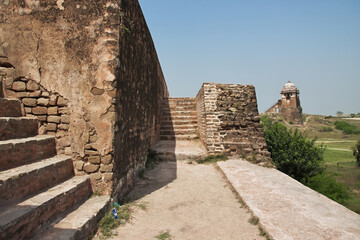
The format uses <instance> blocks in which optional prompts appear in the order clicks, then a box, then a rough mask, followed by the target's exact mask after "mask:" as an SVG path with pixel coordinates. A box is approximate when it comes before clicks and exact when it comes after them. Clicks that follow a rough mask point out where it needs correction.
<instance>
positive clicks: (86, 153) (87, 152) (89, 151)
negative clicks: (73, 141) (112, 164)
mask: <svg viewBox="0 0 360 240" xmlns="http://www.w3.org/2000/svg"><path fill="white" fill-rule="evenodd" d="M98 154H99V152H98V151H93V150H85V155H88V156H94V155H98Z"/></svg>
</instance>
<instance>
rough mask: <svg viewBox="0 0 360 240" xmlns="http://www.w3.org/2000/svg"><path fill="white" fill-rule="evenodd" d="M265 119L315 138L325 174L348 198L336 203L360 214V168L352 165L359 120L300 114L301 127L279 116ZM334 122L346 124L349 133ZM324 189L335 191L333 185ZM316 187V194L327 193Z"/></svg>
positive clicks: (359, 125)
mask: <svg viewBox="0 0 360 240" xmlns="http://www.w3.org/2000/svg"><path fill="white" fill-rule="evenodd" d="M269 116H270V117H271V118H272V119H275V120H277V121H279V122H282V123H283V124H284V125H285V126H286V127H287V128H289V129H296V128H298V129H299V130H300V131H301V132H303V133H304V134H305V136H306V137H307V138H314V137H316V138H317V141H316V143H317V144H319V145H321V144H324V146H325V147H326V149H325V153H324V165H325V166H326V170H325V175H326V176H330V177H332V178H334V179H336V181H337V182H338V183H340V184H341V185H342V186H343V188H342V189H344V190H345V191H346V192H347V194H348V196H344V197H343V198H341V199H339V200H338V202H339V203H340V204H342V205H344V206H345V207H347V208H349V209H351V210H352V211H354V212H357V213H359V214H360V167H358V166H357V165H356V159H355V157H354V156H353V147H355V144H356V142H357V141H358V140H359V139H360V118H359V117H357V116H355V117H354V118H343V117H333V116H320V115H309V114H303V120H304V125H303V126H296V125H293V124H291V123H285V122H284V121H283V120H282V118H281V115H279V114H271V115H269ZM344 122H345V123H344ZM335 123H336V124H337V125H339V124H345V125H347V123H348V124H350V126H351V129H352V130H348V131H344V130H340V129H337V128H336V126H335ZM345 132H347V133H345ZM324 180H325V179H324ZM321 181H322V180H320V182H321ZM318 185H319V184H318ZM320 185H321V184H320ZM324 185H325V184H324ZM327 187H328V188H329V187H330V188H331V187H333V188H335V187H337V186H331V185H328V186H327ZM316 188H318V189H320V190H318V189H315V190H317V191H319V192H321V191H325V192H326V191H327V190H323V189H322V186H316ZM325 195H326V194H325Z"/></svg>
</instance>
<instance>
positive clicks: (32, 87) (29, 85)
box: [26, 81, 40, 91]
mask: <svg viewBox="0 0 360 240" xmlns="http://www.w3.org/2000/svg"><path fill="white" fill-rule="evenodd" d="M26 88H27V90H29V91H37V90H39V89H40V86H39V84H38V83H36V82H35V81H28V82H27V84H26Z"/></svg>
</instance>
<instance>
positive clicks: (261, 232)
mask: <svg viewBox="0 0 360 240" xmlns="http://www.w3.org/2000/svg"><path fill="white" fill-rule="evenodd" d="M259 231H260V236H263V237H265V238H266V240H271V238H270V237H269V235H268V234H267V233H266V232H265V230H264V229H263V228H262V227H260V226H259Z"/></svg>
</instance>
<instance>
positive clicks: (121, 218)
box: [99, 202, 147, 239]
mask: <svg viewBox="0 0 360 240" xmlns="http://www.w3.org/2000/svg"><path fill="white" fill-rule="evenodd" d="M113 206H114V208H115V209H116V212H117V219H116V218H115V217H114V215H113V212H112V211H113V208H112V209H110V210H109V211H107V212H106V213H105V216H104V217H103V218H102V219H101V221H100V222H99V231H100V233H101V236H100V239H107V238H110V237H112V236H116V232H115V231H114V230H115V229H116V228H117V227H119V226H120V225H122V224H125V223H127V222H128V221H129V220H130V219H131V214H132V213H133V210H134V208H135V207H138V208H140V209H142V210H146V209H147V203H146V202H129V203H126V204H124V205H122V206H121V207H119V206H118V205H116V204H113Z"/></svg>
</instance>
